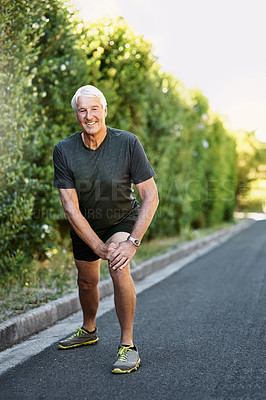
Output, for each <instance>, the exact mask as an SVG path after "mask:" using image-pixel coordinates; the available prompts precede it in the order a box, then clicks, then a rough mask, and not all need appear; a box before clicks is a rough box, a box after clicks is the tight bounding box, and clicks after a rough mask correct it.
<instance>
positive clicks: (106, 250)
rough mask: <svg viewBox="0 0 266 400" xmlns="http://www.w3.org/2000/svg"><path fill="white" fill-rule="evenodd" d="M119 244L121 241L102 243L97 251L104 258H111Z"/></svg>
mask: <svg viewBox="0 0 266 400" xmlns="http://www.w3.org/2000/svg"><path fill="white" fill-rule="evenodd" d="M118 245H119V243H102V244H100V245H99V247H98V248H97V250H95V253H96V254H97V255H98V256H99V257H100V258H102V259H103V260H110V259H112V254H113V252H114V251H115V250H116V248H117V247H118Z"/></svg>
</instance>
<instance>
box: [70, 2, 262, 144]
mask: <svg viewBox="0 0 266 400" xmlns="http://www.w3.org/2000/svg"><path fill="white" fill-rule="evenodd" d="M73 1H74V4H76V5H77V7H78V8H79V9H80V14H81V17H82V18H83V19H84V21H90V20H96V19H98V18H101V17H103V16H104V15H108V16H110V17H115V16H122V17H124V18H125V19H126V21H127V22H128V23H129V24H130V25H131V27H132V28H133V29H134V30H135V32H136V33H138V34H141V35H144V37H145V39H147V40H148V41H150V42H151V43H152V44H153V54H154V55H155V56H156V57H158V61H159V63H160V64H161V66H162V68H163V70H164V71H166V72H169V73H171V74H173V75H174V76H175V77H176V78H177V79H180V80H181V81H183V82H184V84H185V86H186V88H188V89H189V88H194V87H198V88H199V89H201V90H202V92H203V94H204V95H205V96H206V97H207V98H208V99H209V103H210V107H211V109H212V110H214V111H217V112H218V113H219V114H221V115H223V116H225V117H226V119H227V121H228V125H229V126H230V127H232V128H233V129H244V130H247V131H256V133H255V134H256V137H257V138H258V139H259V140H261V141H264V142H266V51H265V42H266V23H265V15H266V0H96V1H95V0H73Z"/></svg>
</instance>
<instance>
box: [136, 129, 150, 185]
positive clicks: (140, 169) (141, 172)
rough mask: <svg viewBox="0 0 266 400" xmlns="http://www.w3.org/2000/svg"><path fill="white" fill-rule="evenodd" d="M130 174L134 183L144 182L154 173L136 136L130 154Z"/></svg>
mask: <svg viewBox="0 0 266 400" xmlns="http://www.w3.org/2000/svg"><path fill="white" fill-rule="evenodd" d="M130 175H131V179H132V181H133V183H134V184H135V185H136V184H138V183H142V182H145V181H147V180H148V179H150V178H152V177H153V176H154V175H155V172H154V170H153V168H152V166H151V164H150V162H149V160H148V158H147V156H146V154H145V151H144V149H143V147H142V144H141V143H140V141H139V140H138V138H137V137H136V140H135V142H134V147H133V149H132V154H131V165H130Z"/></svg>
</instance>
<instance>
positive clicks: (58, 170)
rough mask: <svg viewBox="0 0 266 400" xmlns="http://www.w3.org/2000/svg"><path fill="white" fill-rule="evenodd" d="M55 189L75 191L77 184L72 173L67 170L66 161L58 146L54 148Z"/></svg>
mask: <svg viewBox="0 0 266 400" xmlns="http://www.w3.org/2000/svg"><path fill="white" fill-rule="evenodd" d="M53 161H54V187H57V188H59V189H74V188H75V182H74V177H73V176H72V173H71V172H70V171H69V169H68V168H67V165H66V164H67V163H66V159H65V157H64V156H63V154H62V152H61V150H60V148H59V146H58V145H56V146H55V148H54V153H53Z"/></svg>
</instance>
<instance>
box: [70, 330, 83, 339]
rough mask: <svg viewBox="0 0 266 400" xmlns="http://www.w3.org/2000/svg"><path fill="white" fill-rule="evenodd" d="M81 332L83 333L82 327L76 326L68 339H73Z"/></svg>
mask: <svg viewBox="0 0 266 400" xmlns="http://www.w3.org/2000/svg"><path fill="white" fill-rule="evenodd" d="M81 333H84V331H83V329H82V328H78V329H77V330H76V332H75V333H73V335H72V336H70V338H69V339H73V338H74V337H76V336H79V335H80V334H81Z"/></svg>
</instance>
